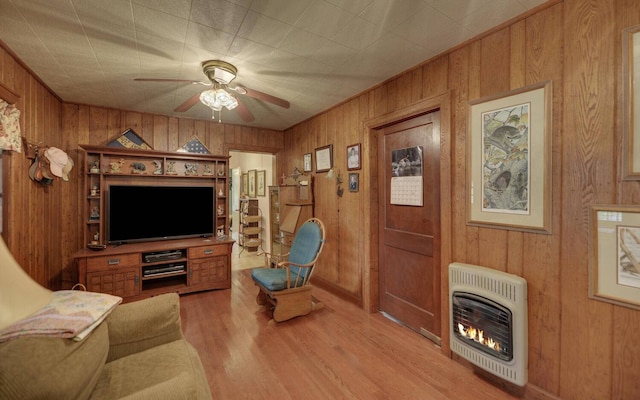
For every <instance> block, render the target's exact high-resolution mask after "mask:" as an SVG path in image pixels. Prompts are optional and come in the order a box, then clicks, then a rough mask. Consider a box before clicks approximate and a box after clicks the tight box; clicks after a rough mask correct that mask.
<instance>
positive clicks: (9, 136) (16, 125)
mask: <svg viewBox="0 0 640 400" xmlns="http://www.w3.org/2000/svg"><path fill="white" fill-rule="evenodd" d="M0 149H2V150H12V151H17V152H18V153H19V152H21V151H22V138H21V133H20V110H18V109H17V108H16V107H15V106H14V105H12V104H9V103H7V102H6V101H4V100H1V99H0Z"/></svg>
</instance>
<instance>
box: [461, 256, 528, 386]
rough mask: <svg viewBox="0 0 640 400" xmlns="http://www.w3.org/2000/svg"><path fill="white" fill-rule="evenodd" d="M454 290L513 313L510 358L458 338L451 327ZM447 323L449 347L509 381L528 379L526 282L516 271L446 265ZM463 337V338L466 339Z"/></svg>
mask: <svg viewBox="0 0 640 400" xmlns="http://www.w3.org/2000/svg"><path fill="white" fill-rule="evenodd" d="M454 293H469V294H472V295H476V296H480V297H483V298H486V299H488V300H490V301H492V302H495V303H497V304H499V305H500V306H501V307H505V308H506V309H507V310H508V312H510V313H511V315H512V320H511V327H510V329H511V350H512V353H511V355H510V357H509V359H506V357H503V359H501V358H500V355H498V356H495V355H493V354H491V352H487V351H486V350H484V351H483V350H482V349H478V346H475V347H474V346H472V345H470V344H469V343H468V339H465V340H461V338H460V337H458V336H457V335H456V332H455V331H454V323H453V322H454V321H455V319H454V307H453V299H454ZM449 318H451V323H450V324H449V326H450V328H451V331H450V343H451V351H453V352H454V353H456V354H459V355H460V356H461V357H463V358H465V359H466V360H468V361H470V362H471V363H473V364H475V365H476V366H478V367H480V368H483V369H484V370H486V371H488V372H490V373H492V374H494V375H496V376H498V377H500V378H502V379H505V380H507V381H509V382H512V383H515V384H517V385H520V386H524V385H525V384H526V383H527V364H528V354H527V352H528V332H527V331H528V328H527V282H526V281H525V280H524V279H523V278H521V277H519V276H516V275H512V274H508V273H506V272H502V271H496V270H493V269H490V268H484V267H480V266H477V265H470V264H462V263H452V264H450V265H449ZM465 341H466V342H465Z"/></svg>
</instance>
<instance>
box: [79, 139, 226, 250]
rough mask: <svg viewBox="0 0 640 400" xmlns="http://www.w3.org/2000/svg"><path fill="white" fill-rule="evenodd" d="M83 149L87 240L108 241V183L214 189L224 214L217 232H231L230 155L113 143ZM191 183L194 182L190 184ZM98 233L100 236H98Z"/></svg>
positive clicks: (217, 216)
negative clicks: (195, 182)
mask: <svg viewBox="0 0 640 400" xmlns="http://www.w3.org/2000/svg"><path fill="white" fill-rule="evenodd" d="M80 148H81V149H82V150H83V152H84V160H83V162H84V173H85V174H84V175H85V193H86V194H87V205H86V207H85V221H87V223H86V224H85V225H86V228H85V234H84V237H85V240H86V243H93V242H94V241H95V238H96V237H97V238H98V245H103V244H105V242H104V238H106V237H107V231H106V230H107V226H106V225H107V224H106V218H105V217H106V214H107V212H108V210H107V204H106V203H107V201H106V198H107V197H108V196H107V193H108V190H109V186H110V185H113V184H117V185H179V186H181V185H185V186H186V185H191V184H192V183H193V182H194V181H192V179H196V180H198V183H197V185H198V186H202V185H205V186H209V185H211V186H212V187H213V188H214V191H215V195H216V198H218V199H221V200H220V201H219V202H218V203H219V204H221V205H223V210H222V213H221V214H219V210H216V214H215V218H216V227H221V226H222V228H217V231H216V234H217V233H218V231H222V232H224V235H221V236H226V235H228V234H229V216H228V213H227V212H226V210H225V209H224V207H226V198H227V193H228V190H229V189H228V188H229V180H228V179H227V174H228V168H229V157H228V156H220V155H212V154H200V153H179V152H169V151H157V150H149V149H138V148H136V149H132V148H122V147H110V146H95V145H80ZM189 182H191V183H189ZM96 234H97V236H96Z"/></svg>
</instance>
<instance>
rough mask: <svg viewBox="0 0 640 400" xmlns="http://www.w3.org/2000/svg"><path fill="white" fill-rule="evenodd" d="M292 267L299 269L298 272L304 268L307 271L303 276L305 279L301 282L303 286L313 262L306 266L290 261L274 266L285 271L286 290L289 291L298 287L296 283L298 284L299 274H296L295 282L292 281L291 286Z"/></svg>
mask: <svg viewBox="0 0 640 400" xmlns="http://www.w3.org/2000/svg"><path fill="white" fill-rule="evenodd" d="M292 265H293V266H294V267H296V268H299V269H298V270H300V269H302V268H304V269H306V270H307V272H306V273H305V274H304V276H305V279H304V281H303V282H301V284H302V285H305V284H306V283H307V282H308V281H309V278H310V277H309V271H310V270H311V268H312V267H313V266H314V265H315V261H312V262H310V263H308V264H295V263H292V262H290V261H280V262H279V263H278V265H276V268H284V269H286V270H287V289H291V288H292V287H297V286H300V285H298V283H299V282H300V275H301V274H296V280H295V281H294V283H293V285H291V266H292Z"/></svg>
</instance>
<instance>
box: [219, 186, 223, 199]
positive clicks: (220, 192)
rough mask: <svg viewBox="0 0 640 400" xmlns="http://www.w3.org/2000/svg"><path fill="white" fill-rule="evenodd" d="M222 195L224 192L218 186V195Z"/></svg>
mask: <svg viewBox="0 0 640 400" xmlns="http://www.w3.org/2000/svg"><path fill="white" fill-rule="evenodd" d="M222 196H224V192H223V191H222V188H220V190H218V197H222Z"/></svg>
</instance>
